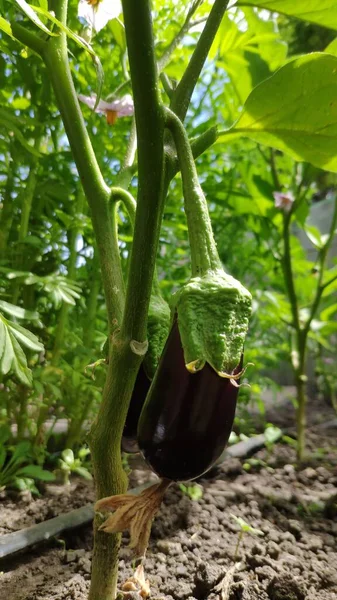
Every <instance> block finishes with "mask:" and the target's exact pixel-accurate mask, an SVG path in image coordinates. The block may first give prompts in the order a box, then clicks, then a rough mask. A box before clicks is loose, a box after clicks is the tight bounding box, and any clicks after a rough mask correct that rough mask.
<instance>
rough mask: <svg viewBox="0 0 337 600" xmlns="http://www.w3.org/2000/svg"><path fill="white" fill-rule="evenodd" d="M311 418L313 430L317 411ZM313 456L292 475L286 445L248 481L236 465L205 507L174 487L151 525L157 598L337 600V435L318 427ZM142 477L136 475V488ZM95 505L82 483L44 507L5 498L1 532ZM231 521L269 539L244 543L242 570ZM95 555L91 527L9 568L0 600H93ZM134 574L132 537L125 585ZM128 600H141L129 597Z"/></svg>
mask: <svg viewBox="0 0 337 600" xmlns="http://www.w3.org/2000/svg"><path fill="white" fill-rule="evenodd" d="M315 414H316V423H317V421H318V420H319V413H318V412H315ZM310 415H311V425H313V422H314V421H315V419H314V418H313V411H311V413H310ZM329 415H330V417H331V419H333V415H332V413H329V411H328V409H326V408H325V407H324V416H325V420H326V419H327V418H329ZM282 420H283V422H284V421H285V419H284V414H283V416H282ZM309 449H310V450H311V451H312V452H313V453H314V456H315V459H314V460H312V461H311V462H310V464H308V465H306V466H303V467H302V468H299V469H296V468H295V467H294V466H293V465H294V464H295V453H294V450H293V448H292V447H290V446H288V445H285V444H277V445H276V446H275V447H274V449H273V450H272V451H271V452H270V451H269V452H268V451H266V450H262V451H260V452H259V453H258V454H256V455H255V456H254V459H255V460H256V462H254V461H253V463H254V464H252V465H251V468H250V470H249V471H248V472H247V471H245V470H244V468H243V464H242V462H240V461H238V460H236V459H230V460H228V461H227V462H226V463H225V465H223V467H222V469H221V471H219V472H217V473H216V478H215V477H214V478H213V479H208V480H207V479H205V480H203V481H202V482H201V484H202V486H203V497H202V498H201V499H200V500H199V501H192V500H190V499H189V498H188V497H187V496H186V495H185V494H183V493H182V492H181V491H180V489H178V487H177V486H175V487H172V489H170V490H169V491H168V492H167V494H166V497H165V501H164V504H163V506H162V509H161V512H160V514H159V515H158V517H157V518H156V519H155V522H154V524H153V528H152V537H151V544H150V548H149V551H148V555H147V559H146V561H145V572H146V576H147V577H148V578H149V579H150V582H151V590H152V598H153V599H154V600H157V599H158V600H159V599H160V600H172V599H174V600H193V599H196V600H206V599H208V600H216V599H218V598H219V599H220V598H221V590H220V588H216V586H217V584H219V583H220V584H221V582H222V590H223V591H222V598H223V600H227V599H228V600H337V440H336V428H333V427H332V428H320V427H317V426H316V427H312V428H311V430H310V432H309ZM144 476H145V477H146V476H147V475H146V474H145V475H144V472H139V471H138V473H134V474H133V477H132V479H133V482H134V481H135V480H136V479H138V481H139V479H141V478H143V479H144ZM92 499H93V489H92V486H91V485H90V483H88V482H84V481H83V480H77V481H75V482H74V483H73V484H72V485H71V486H70V487H68V488H65V487H62V488H58V487H57V486H49V487H48V489H47V492H46V494H45V495H44V496H43V497H42V498H39V499H37V500H32V499H29V498H27V497H26V498H22V499H21V500H20V501H18V500H17V499H16V501H14V500H13V499H11V498H8V497H5V498H4V499H3V501H2V507H1V513H0V514H1V517H0V527H1V528H2V529H0V531H2V533H7V532H9V531H14V530H17V529H20V528H22V527H26V526H29V525H31V524H33V523H37V522H39V521H41V520H44V519H47V518H50V517H53V516H55V515H56V514H59V513H61V512H66V511H68V510H71V509H72V508H77V507H79V506H82V505H83V504H86V503H88V502H90V501H91V500H92ZM231 514H233V515H235V516H237V517H242V518H243V519H244V520H245V521H247V522H248V523H249V525H251V526H252V527H254V528H258V529H260V530H261V531H262V532H263V534H264V535H263V536H256V535H255V536H254V535H252V534H250V533H245V534H244V536H243V539H242V542H241V544H240V546H239V550H238V555H237V557H236V559H237V562H236V563H235V562H234V555H235V548H236V545H237V541H238V534H239V528H238V525H237V524H236V522H235V520H234V519H233V518H232V516H231ZM91 545H92V534H91V527H86V528H82V529H81V530H78V531H77V532H76V533H75V534H74V533H72V534H71V535H69V536H66V537H65V538H63V539H62V540H54V541H52V542H50V543H49V544H48V545H46V546H44V547H42V548H41V546H40V547H39V548H36V549H35V550H33V551H30V552H29V553H25V554H21V555H19V556H16V557H14V558H10V559H7V560H4V561H3V562H2V565H1V567H0V568H1V569H2V573H1V574H0V592H1V593H0V598H1V599H3V598H4V599H6V600H86V599H87V592H88V586H89V578H90V557H91ZM234 565H236V568H235V567H234ZM233 567H234V568H235V571H234V568H233ZM131 573H132V569H131V563H130V553H129V550H128V548H127V535H125V537H124V540H123V547H122V549H121V554H120V578H121V581H124V580H125V579H126V578H127V577H129V576H130V575H131ZM226 576H227V577H226ZM228 583H229V585H227V584H228ZM226 586H227V587H226ZM220 587H221V586H220ZM226 589H227V591H226ZM126 600H141V597H140V596H138V594H137V593H136V592H132V593H131V592H130V593H129V594H128V598H127V599H126Z"/></svg>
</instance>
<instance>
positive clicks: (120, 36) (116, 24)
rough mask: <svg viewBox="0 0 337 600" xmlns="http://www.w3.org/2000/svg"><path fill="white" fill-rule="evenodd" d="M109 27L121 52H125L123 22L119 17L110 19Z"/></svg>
mask: <svg viewBox="0 0 337 600" xmlns="http://www.w3.org/2000/svg"><path fill="white" fill-rule="evenodd" d="M109 26H110V29H111V30H112V35H113V36H114V38H115V41H116V42H117V44H118V46H119V47H120V48H121V50H122V52H125V49H126V40H125V27H124V25H123V23H122V22H121V21H120V20H119V19H111V21H110V23H109Z"/></svg>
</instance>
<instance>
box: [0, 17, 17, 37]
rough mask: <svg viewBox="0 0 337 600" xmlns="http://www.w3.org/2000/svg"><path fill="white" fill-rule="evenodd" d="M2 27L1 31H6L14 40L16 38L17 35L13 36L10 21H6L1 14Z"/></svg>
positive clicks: (0, 23)
mask: <svg viewBox="0 0 337 600" xmlns="http://www.w3.org/2000/svg"><path fill="white" fill-rule="evenodd" d="M0 29H1V31H4V32H5V33H7V35H9V36H10V37H11V38H12V40H15V37H14V36H13V33H12V28H11V25H10V23H8V21H6V19H4V18H3V17H1V16H0Z"/></svg>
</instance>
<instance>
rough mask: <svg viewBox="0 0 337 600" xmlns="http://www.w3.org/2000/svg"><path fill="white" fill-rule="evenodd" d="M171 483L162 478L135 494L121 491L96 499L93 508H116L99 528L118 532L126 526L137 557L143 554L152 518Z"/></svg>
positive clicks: (112, 509)
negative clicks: (121, 492) (118, 493)
mask: <svg viewBox="0 0 337 600" xmlns="http://www.w3.org/2000/svg"><path fill="white" fill-rule="evenodd" d="M170 483H171V482H170V481H168V480H163V481H161V482H160V483H156V484H155V485H152V486H151V487H149V488H147V489H146V490H143V492H141V494H139V495H138V496H136V495H132V494H120V495H118V496H110V497H107V498H102V499H101V500H98V502H96V504H95V510H107V511H115V512H114V514H113V515H111V516H110V517H108V518H107V520H106V521H104V523H102V525H101V526H100V529H101V530H103V531H105V532H106V533H117V532H118V531H124V530H125V529H129V531H130V548H134V549H135V554H136V556H137V557H142V556H144V555H145V552H146V549H147V546H148V543H149V537H150V533H151V525H152V521H153V518H154V516H155V514H156V513H157V511H158V509H159V507H160V504H161V501H162V499H163V496H164V493H165V491H166V489H167V488H168V486H169V485H170Z"/></svg>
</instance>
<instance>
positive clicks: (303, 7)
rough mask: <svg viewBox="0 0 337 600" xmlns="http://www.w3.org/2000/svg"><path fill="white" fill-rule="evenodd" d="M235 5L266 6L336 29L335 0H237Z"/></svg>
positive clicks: (336, 9) (336, 7)
mask: <svg viewBox="0 0 337 600" xmlns="http://www.w3.org/2000/svg"><path fill="white" fill-rule="evenodd" d="M236 6H257V7H259V8H266V9H268V10H271V11H273V12H274V11H275V12H278V13H282V14H283V15H289V16H291V17H297V19H302V20H303V21H309V22H310V23H316V24H317V25H322V26H323V27H329V28H330V29H337V4H336V2H335V0H242V1H240V0H239V1H238V2H237V3H236Z"/></svg>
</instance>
